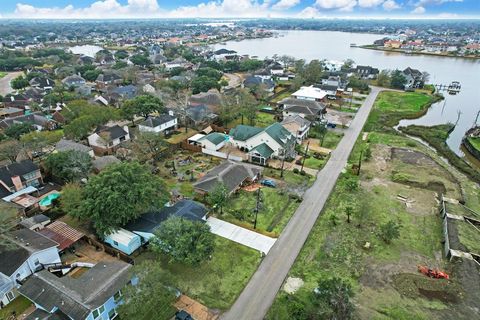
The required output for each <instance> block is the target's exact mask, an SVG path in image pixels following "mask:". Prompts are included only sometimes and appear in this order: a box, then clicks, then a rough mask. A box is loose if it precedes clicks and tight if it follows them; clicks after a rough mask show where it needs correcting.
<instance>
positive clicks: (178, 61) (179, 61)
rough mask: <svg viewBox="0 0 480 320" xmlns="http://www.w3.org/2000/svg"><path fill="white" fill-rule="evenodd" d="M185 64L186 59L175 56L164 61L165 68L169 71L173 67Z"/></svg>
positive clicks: (182, 66) (180, 66) (181, 66)
mask: <svg viewBox="0 0 480 320" xmlns="http://www.w3.org/2000/svg"><path fill="white" fill-rule="evenodd" d="M186 65H187V60H185V59H183V58H177V59H175V60H173V61H168V62H165V65H164V66H165V70H167V71H170V70H172V69H175V68H185V66H186Z"/></svg>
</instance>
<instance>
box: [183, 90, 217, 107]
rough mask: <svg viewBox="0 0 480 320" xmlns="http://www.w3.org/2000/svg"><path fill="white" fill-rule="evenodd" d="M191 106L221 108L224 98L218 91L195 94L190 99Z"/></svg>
mask: <svg viewBox="0 0 480 320" xmlns="http://www.w3.org/2000/svg"><path fill="white" fill-rule="evenodd" d="M189 101H190V103H191V104H205V105H207V106H220V105H221V104H222V97H221V96H220V93H219V92H218V91H216V90H210V91H208V92H200V93H198V94H194V95H192V96H191V97H190V99H189Z"/></svg>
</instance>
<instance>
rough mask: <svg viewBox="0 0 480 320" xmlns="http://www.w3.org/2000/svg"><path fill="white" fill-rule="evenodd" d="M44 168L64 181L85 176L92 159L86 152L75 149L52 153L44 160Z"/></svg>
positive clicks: (90, 166)
mask: <svg viewBox="0 0 480 320" xmlns="http://www.w3.org/2000/svg"><path fill="white" fill-rule="evenodd" d="M44 165H45V168H46V169H47V171H48V172H50V173H51V174H52V175H53V176H55V177H57V178H59V179H62V180H63V181H64V182H72V181H77V180H80V179H81V178H85V177H86V176H87V175H88V173H89V172H90V170H91V169H92V159H91V157H90V155H89V154H88V153H85V152H82V151H76V150H69V151H63V152H58V153H52V154H51V155H49V156H48V157H47V159H46V160H45V162H44Z"/></svg>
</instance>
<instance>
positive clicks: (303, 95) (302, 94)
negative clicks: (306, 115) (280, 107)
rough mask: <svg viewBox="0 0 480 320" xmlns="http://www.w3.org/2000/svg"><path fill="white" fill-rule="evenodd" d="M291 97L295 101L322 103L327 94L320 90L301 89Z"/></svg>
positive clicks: (311, 87)
mask: <svg viewBox="0 0 480 320" xmlns="http://www.w3.org/2000/svg"><path fill="white" fill-rule="evenodd" d="M292 96H293V97H294V98H296V99H303V100H313V101H323V100H324V99H325V97H326V96H327V93H326V92H325V91H323V90H322V89H319V88H315V87H314V86H310V87H301V88H300V89H299V90H297V91H295V92H294V93H292Z"/></svg>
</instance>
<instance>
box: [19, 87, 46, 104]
mask: <svg viewBox="0 0 480 320" xmlns="http://www.w3.org/2000/svg"><path fill="white" fill-rule="evenodd" d="M45 94H46V92H45V91H44V90H43V89H40V88H31V87H30V88H28V89H27V90H25V91H24V92H23V96H24V97H25V98H26V99H27V101H34V102H37V103H40V102H42V99H43V97H44V96H45Z"/></svg>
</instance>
